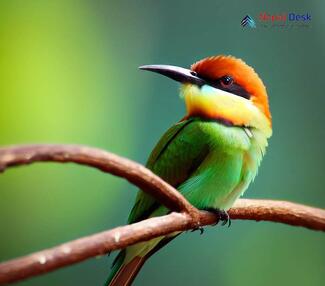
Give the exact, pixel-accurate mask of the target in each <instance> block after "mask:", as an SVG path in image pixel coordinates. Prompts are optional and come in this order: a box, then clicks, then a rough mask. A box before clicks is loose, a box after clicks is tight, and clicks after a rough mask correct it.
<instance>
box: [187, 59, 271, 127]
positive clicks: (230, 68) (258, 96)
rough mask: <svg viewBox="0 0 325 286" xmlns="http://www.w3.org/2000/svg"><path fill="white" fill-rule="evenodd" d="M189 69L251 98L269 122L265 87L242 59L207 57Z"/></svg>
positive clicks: (231, 90) (222, 87) (269, 114)
mask: <svg viewBox="0 0 325 286" xmlns="http://www.w3.org/2000/svg"><path fill="white" fill-rule="evenodd" d="M191 70H192V71H194V72H196V74H197V75H198V77H202V78H204V79H207V80H208V81H211V82H214V83H215V84H216V86H218V85H219V86H220V88H221V89H223V90H225V91H228V92H230V93H234V94H237V95H238V96H243V97H245V98H247V99H249V100H251V101H252V102H253V103H254V104H255V105H256V106H257V107H258V108H259V109H260V110H261V111H262V112H263V113H264V114H265V116H266V117H267V118H268V119H269V120H270V122H271V113H270V110H269V103H268V97H267V93H266V88H265V86H264V84H263V82H262V80H261V79H260V77H259V76H258V74H257V73H256V72H255V70H254V69H253V68H252V67H250V66H249V65H247V64H246V63H245V62H244V61H243V60H241V59H237V58H235V57H232V56H215V57H209V58H205V59H203V60H200V61H198V62H196V63H195V64H193V65H192V66H191Z"/></svg>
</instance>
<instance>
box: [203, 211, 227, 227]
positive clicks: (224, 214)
mask: <svg viewBox="0 0 325 286" xmlns="http://www.w3.org/2000/svg"><path fill="white" fill-rule="evenodd" d="M205 210H206V211H208V212H212V213H214V214H215V215H216V216H217V217H218V221H217V222H216V223H215V224H214V225H217V224H218V222H219V221H221V222H222V223H221V225H222V226H224V225H226V224H228V227H230V225H231V219H230V217H229V214H228V213H227V212H226V211H225V210H220V209H215V208H207V209H205Z"/></svg>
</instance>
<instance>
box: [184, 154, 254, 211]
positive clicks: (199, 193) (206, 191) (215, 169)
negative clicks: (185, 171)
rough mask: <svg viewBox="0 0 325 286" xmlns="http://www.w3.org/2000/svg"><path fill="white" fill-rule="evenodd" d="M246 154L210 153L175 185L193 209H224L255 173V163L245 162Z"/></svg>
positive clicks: (228, 206) (237, 195)
mask: <svg viewBox="0 0 325 286" xmlns="http://www.w3.org/2000/svg"><path fill="white" fill-rule="evenodd" d="M247 154H248V152H246V151H238V152H235V153H232V154H226V153H224V154H220V153H218V154H211V156H210V157H209V158H207V159H206V161H205V162H203V164H202V165H201V166H200V168H198V170H197V171H196V172H195V173H194V174H193V176H191V177H190V178H189V179H188V180H187V181H186V182H184V183H183V184H182V185H181V186H180V187H179V190H180V192H181V193H182V194H183V195H184V196H185V197H186V198H187V199H188V200H189V201H190V203H192V204H193V205H194V206H196V207H197V208H200V209H204V208H219V209H223V210H228V209H229V208H230V207H231V206H232V205H233V203H234V202H235V201H236V199H237V198H238V197H239V196H240V195H241V194H243V192H244V191H245V190H246V189H247V187H248V185H249V183H250V182H251V181H252V179H253V178H254V176H255V174H256V171H257V167H258V166H257V164H254V165H248V164H247Z"/></svg>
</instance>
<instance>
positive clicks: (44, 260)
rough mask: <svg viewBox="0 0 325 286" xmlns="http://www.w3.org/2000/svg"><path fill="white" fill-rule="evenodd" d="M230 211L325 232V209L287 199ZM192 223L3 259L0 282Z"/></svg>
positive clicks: (169, 218)
mask: <svg viewBox="0 0 325 286" xmlns="http://www.w3.org/2000/svg"><path fill="white" fill-rule="evenodd" d="M229 214H230V217H231V218H232V219H245V220H256V221H273V222H281V223H285V224H289V225H295V226H303V227H307V228H310V229H314V230H322V231H325V211H324V210H321V209H317V208H312V207H307V206H304V205H299V204H294V203H290V202H285V201H271V200H246V199H245V200H239V201H238V202H237V203H236V204H235V206H234V207H233V208H232V209H231V210H230V211H229ZM216 221H217V218H216V217H215V215H213V214H211V213H208V212H203V211H202V212H200V224H201V225H210V224H214V223H215V222H216ZM192 223H193V222H192V218H191V216H190V215H188V214H186V213H175V212H173V213H171V214H169V215H165V216H161V217H155V218H151V219H147V220H144V221H141V222H138V223H135V224H132V225H126V226H122V227H117V228H115V229H112V230H108V231H104V232H101V233H98V234H94V235H91V236H88V237H84V238H80V239H77V240H74V241H71V242H68V243H65V244H62V245H59V246H56V247H53V248H50V249H47V250H43V251H40V252H37V253H34V254H31V255H27V256H24V257H21V258H17V259H13V260H11V261H8V262H3V263H1V264H0V284H2V283H10V282H16V281H19V280H22V279H26V278H28V277H32V276H36V275H40V274H42V273H46V272H50V271H53V270H55V269H58V268H61V267H64V266H67V265H71V264H74V263H77V262H80V261H83V260H85V259H88V258H91V257H95V256H98V255H103V254H105V253H108V252H110V251H112V250H116V249H122V248H125V247H127V246H129V245H132V244H135V243H137V242H141V241H147V240H150V239H152V238H155V237H158V236H161V235H166V234H170V233H172V232H174V231H186V230H189V229H191V228H192Z"/></svg>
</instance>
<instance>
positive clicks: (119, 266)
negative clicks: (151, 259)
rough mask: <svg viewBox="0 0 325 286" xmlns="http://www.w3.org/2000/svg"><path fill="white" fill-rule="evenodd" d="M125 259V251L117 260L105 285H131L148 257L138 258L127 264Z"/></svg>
mask: <svg viewBox="0 0 325 286" xmlns="http://www.w3.org/2000/svg"><path fill="white" fill-rule="evenodd" d="M124 259H125V250H122V251H121V252H120V253H119V254H118V255H117V257H116V258H115V261H114V263H113V267H112V271H111V273H110V275H109V277H108V279H107V281H106V283H105V286H129V285H131V284H132V282H133V280H134V278H135V277H136V276H137V274H138V272H139V271H140V269H141V267H142V265H143V264H144V263H145V261H146V259H147V258H146V256H144V257H140V256H136V257H134V258H133V259H132V260H131V261H130V262H128V263H127V264H124V263H123V262H124Z"/></svg>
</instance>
